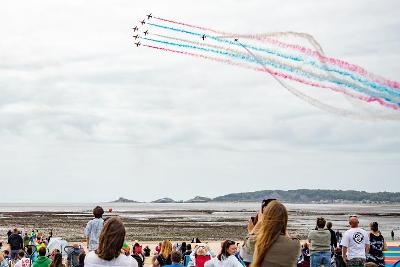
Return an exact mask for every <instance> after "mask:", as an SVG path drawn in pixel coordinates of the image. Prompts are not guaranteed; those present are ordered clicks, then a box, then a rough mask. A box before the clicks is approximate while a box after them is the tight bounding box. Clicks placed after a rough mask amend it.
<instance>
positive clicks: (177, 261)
mask: <svg viewBox="0 0 400 267" xmlns="http://www.w3.org/2000/svg"><path fill="white" fill-rule="evenodd" d="M182 246H183V245H182ZM185 246H186V244H185ZM181 261H182V253H181V252H180V251H173V252H172V253H171V262H172V264H170V265H165V267H183V265H182V264H181Z"/></svg>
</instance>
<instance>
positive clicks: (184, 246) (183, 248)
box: [181, 242, 186, 250]
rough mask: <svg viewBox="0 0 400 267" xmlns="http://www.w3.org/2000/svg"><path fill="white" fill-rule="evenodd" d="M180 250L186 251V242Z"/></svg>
mask: <svg viewBox="0 0 400 267" xmlns="http://www.w3.org/2000/svg"><path fill="white" fill-rule="evenodd" d="M181 250H186V242H182V244H181Z"/></svg>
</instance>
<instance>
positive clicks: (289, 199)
mask: <svg viewBox="0 0 400 267" xmlns="http://www.w3.org/2000/svg"><path fill="white" fill-rule="evenodd" d="M267 198H275V199H279V200H280V201H282V202H286V203H321V204H322V203H326V204H328V203H379V204H385V203H400V192H377V193H369V192H366V191H355V190H323V189H296V190H287V191H285V190H261V191H255V192H243V193H232V194H227V195H223V196H218V197H215V198H208V197H202V196H196V197H194V198H192V199H189V200H174V199H172V198H169V197H165V198H161V199H157V200H154V201H152V202H151V203H208V202H259V201H261V200H263V199H267ZM111 202H113V203H137V202H138V201H134V200H130V199H126V198H123V197H120V198H119V199H117V200H115V201H111Z"/></svg>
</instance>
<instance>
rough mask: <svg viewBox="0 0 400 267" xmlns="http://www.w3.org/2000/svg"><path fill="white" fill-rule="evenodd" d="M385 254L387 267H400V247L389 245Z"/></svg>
mask: <svg viewBox="0 0 400 267" xmlns="http://www.w3.org/2000/svg"><path fill="white" fill-rule="evenodd" d="M383 256H384V257H385V267H400V247H394V246H389V247H387V250H385V251H384V252H383Z"/></svg>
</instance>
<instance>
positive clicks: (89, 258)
mask: <svg viewBox="0 0 400 267" xmlns="http://www.w3.org/2000/svg"><path fill="white" fill-rule="evenodd" d="M99 260H100V258H99V256H97V254H96V253H95V252H94V251H90V252H89V253H88V254H86V257H85V264H87V263H94V262H97V261H99Z"/></svg>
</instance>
